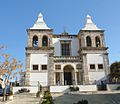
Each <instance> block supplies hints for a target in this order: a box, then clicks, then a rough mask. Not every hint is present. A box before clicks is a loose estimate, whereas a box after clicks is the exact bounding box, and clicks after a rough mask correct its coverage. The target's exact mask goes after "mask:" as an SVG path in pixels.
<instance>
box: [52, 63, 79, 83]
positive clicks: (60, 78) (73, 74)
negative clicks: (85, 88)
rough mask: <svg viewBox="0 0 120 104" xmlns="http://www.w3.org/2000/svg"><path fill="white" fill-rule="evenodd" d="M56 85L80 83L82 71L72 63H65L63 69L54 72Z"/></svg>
mask: <svg viewBox="0 0 120 104" xmlns="http://www.w3.org/2000/svg"><path fill="white" fill-rule="evenodd" d="M54 81H55V83H54V85H78V84H79V82H80V72H79V71H78V70H76V69H75V68H74V67H73V66H72V65H70V64H69V65H65V66H64V67H63V69H62V70H60V71H57V72H55V73H54Z"/></svg>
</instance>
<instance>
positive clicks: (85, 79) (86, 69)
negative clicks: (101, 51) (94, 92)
mask: <svg viewBox="0 0 120 104" xmlns="http://www.w3.org/2000/svg"><path fill="white" fill-rule="evenodd" d="M86 55H87V54H83V70H84V73H83V84H89V76H88V67H87V56H86Z"/></svg>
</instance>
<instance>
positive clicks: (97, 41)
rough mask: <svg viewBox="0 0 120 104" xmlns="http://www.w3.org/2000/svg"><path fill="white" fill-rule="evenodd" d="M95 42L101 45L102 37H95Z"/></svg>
mask: <svg viewBox="0 0 120 104" xmlns="http://www.w3.org/2000/svg"><path fill="white" fill-rule="evenodd" d="M95 44H96V47H100V38H99V37H98V36H97V37H95Z"/></svg>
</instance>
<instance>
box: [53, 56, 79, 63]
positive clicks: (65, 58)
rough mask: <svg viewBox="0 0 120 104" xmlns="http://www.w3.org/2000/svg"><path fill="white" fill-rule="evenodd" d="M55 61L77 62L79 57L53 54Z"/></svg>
mask: <svg viewBox="0 0 120 104" xmlns="http://www.w3.org/2000/svg"><path fill="white" fill-rule="evenodd" d="M54 61H55V62H59V61H61V62H79V61H81V58H80V57H79V56H54Z"/></svg>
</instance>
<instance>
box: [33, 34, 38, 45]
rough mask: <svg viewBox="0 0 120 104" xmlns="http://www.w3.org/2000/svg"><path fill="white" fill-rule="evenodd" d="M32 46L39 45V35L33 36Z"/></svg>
mask: <svg viewBox="0 0 120 104" xmlns="http://www.w3.org/2000/svg"><path fill="white" fill-rule="evenodd" d="M32 46H33V47H38V37H37V36H33V41H32Z"/></svg>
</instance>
